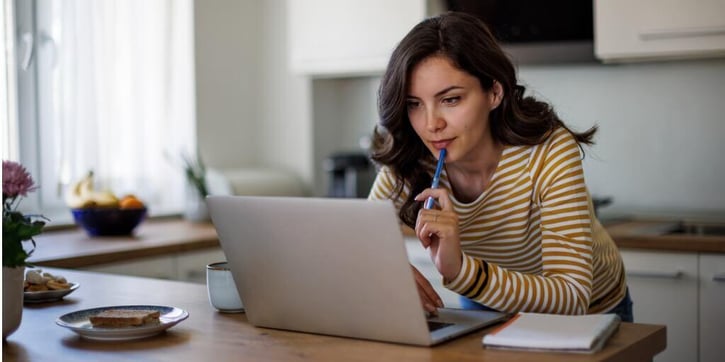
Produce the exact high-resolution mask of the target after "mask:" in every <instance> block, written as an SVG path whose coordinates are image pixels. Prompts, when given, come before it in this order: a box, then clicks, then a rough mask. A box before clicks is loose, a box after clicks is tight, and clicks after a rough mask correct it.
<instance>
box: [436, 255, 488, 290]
mask: <svg viewBox="0 0 725 362" xmlns="http://www.w3.org/2000/svg"><path fill="white" fill-rule="evenodd" d="M487 269H488V268H487V265H486V263H485V262H484V261H482V260H478V259H475V258H473V257H471V256H468V255H466V254H463V255H462V260H461V271H460V272H459V273H458V275H457V276H456V278H455V279H453V280H451V281H450V282H448V283H445V281H444V286H445V287H446V288H448V289H450V290H451V291H454V292H456V293H458V294H461V295H466V296H467V295H469V294H479V293H480V292H481V290H482V288H483V287H485V284H486V281H487V279H488V275H487V274H488V273H487V272H488V270H487Z"/></svg>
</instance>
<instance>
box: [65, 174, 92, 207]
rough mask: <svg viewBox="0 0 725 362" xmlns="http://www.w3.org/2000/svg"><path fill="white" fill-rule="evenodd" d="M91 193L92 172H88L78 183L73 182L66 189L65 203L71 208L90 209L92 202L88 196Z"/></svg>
mask: <svg viewBox="0 0 725 362" xmlns="http://www.w3.org/2000/svg"><path fill="white" fill-rule="evenodd" d="M92 192H93V171H89V172H88V174H86V176H84V177H83V178H82V179H80V180H79V181H77V182H75V183H74V184H72V185H71V187H70V188H69V189H68V192H67V193H66V195H65V203H66V205H68V206H69V207H71V208H74V209H77V208H84V207H91V206H93V205H92V200H91V198H90V197H88V195H90V194H91V193H92Z"/></svg>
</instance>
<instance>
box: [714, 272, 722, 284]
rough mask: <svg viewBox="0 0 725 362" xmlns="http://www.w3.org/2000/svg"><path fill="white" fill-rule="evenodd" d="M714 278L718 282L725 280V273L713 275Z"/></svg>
mask: <svg viewBox="0 0 725 362" xmlns="http://www.w3.org/2000/svg"><path fill="white" fill-rule="evenodd" d="M712 280H713V281H716V282H725V273H720V274H715V275H713V276H712Z"/></svg>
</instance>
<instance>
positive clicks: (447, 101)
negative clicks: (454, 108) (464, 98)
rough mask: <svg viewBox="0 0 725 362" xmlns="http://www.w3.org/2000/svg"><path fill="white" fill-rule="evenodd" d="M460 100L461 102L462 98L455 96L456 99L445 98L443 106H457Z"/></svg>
mask: <svg viewBox="0 0 725 362" xmlns="http://www.w3.org/2000/svg"><path fill="white" fill-rule="evenodd" d="M460 100H461V97H459V96H455V97H446V98H443V101H442V102H443V104H447V105H454V104H457V103H458V102H459V101H460Z"/></svg>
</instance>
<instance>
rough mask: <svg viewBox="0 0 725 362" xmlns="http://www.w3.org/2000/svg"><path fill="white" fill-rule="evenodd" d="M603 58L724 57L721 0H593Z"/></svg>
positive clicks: (724, 7)
mask: <svg viewBox="0 0 725 362" xmlns="http://www.w3.org/2000/svg"><path fill="white" fill-rule="evenodd" d="M594 6H595V7H594V16H595V22H594V23H595V29H594V39H595V40H594V43H595V53H596V55H597V57H598V58H600V59H601V60H603V61H605V62H617V61H637V60H656V59H679V58H704V57H715V56H725V0H637V1H630V0H595V4H594Z"/></svg>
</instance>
